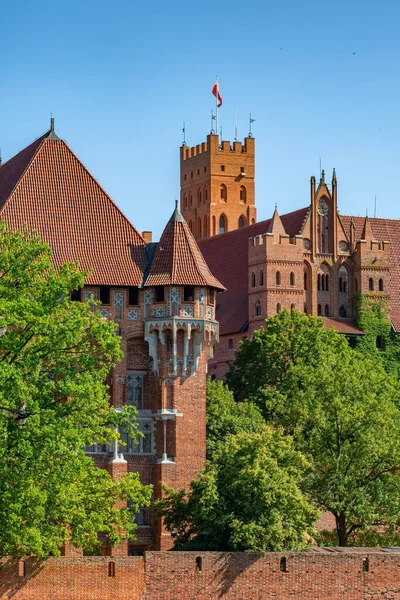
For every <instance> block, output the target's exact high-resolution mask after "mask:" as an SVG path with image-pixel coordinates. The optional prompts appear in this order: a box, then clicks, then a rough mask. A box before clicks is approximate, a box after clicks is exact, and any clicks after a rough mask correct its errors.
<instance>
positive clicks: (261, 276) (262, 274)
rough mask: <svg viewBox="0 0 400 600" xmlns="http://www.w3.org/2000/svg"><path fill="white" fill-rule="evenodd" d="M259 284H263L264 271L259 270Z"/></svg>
mask: <svg viewBox="0 0 400 600" xmlns="http://www.w3.org/2000/svg"><path fill="white" fill-rule="evenodd" d="M260 285H264V271H260Z"/></svg>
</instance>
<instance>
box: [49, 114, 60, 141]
mask: <svg viewBox="0 0 400 600" xmlns="http://www.w3.org/2000/svg"><path fill="white" fill-rule="evenodd" d="M47 139H48V140H59V139H60V138H59V137H58V135H57V134H56V132H55V131H54V117H50V129H49V133H48V135H47Z"/></svg>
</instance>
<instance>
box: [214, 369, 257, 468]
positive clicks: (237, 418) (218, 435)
mask: <svg viewBox="0 0 400 600" xmlns="http://www.w3.org/2000/svg"><path fill="white" fill-rule="evenodd" d="M263 427H264V419H263V416H262V414H261V412H260V411H259V409H258V408H257V406H255V405H254V404H252V403H250V402H235V399H234V397H233V394H232V392H231V391H230V390H229V389H228V388H227V387H226V386H225V385H224V384H223V383H222V381H210V380H208V381H207V458H208V459H211V458H212V456H213V455H214V453H215V452H216V451H217V450H218V449H219V448H220V447H221V445H223V444H224V443H225V441H226V438H227V436H228V435H232V434H236V433H243V432H247V433H253V432H254V433H260V432H261V431H262V430H263Z"/></svg>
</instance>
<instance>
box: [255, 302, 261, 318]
mask: <svg viewBox="0 0 400 600" xmlns="http://www.w3.org/2000/svg"><path fill="white" fill-rule="evenodd" d="M260 315H261V302H260V301H259V300H257V302H256V317H259V316H260Z"/></svg>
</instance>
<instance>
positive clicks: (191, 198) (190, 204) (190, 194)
mask: <svg viewBox="0 0 400 600" xmlns="http://www.w3.org/2000/svg"><path fill="white" fill-rule="evenodd" d="M192 205H193V197H192V192H189V206H190V208H192Z"/></svg>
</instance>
